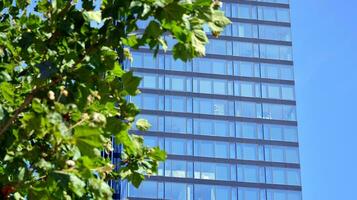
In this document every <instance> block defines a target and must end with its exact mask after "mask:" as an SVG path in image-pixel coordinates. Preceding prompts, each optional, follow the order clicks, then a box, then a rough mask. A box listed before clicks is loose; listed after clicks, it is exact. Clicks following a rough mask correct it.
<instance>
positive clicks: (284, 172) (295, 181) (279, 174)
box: [266, 167, 301, 186]
mask: <svg viewBox="0 0 357 200" xmlns="http://www.w3.org/2000/svg"><path fill="white" fill-rule="evenodd" d="M266 180H267V183H269V184H279V185H298V186H299V185H301V181H300V172H299V169H289V168H277V167H267V168H266Z"/></svg>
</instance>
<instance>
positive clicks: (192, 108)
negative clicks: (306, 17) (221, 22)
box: [111, 0, 302, 200]
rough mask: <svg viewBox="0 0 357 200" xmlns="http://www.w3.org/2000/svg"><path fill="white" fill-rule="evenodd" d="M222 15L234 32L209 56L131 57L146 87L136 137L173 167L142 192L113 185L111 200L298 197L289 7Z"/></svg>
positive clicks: (274, 1)
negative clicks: (143, 128) (145, 127)
mask: <svg viewBox="0 0 357 200" xmlns="http://www.w3.org/2000/svg"><path fill="white" fill-rule="evenodd" d="M222 9H223V10H224V11H225V12H226V15H227V16H228V17H229V18H230V19H231V21H232V24H231V25H229V26H228V27H227V28H226V29H225V31H224V32H223V33H222V35H221V37H219V38H214V37H212V36H209V38H210V43H209V44H208V45H207V47H206V53H207V55H206V56H205V57H204V58H197V59H194V60H193V61H190V62H187V63H184V62H181V61H178V60H174V59H173V57H172V55H171V52H170V50H169V51H167V52H164V51H161V50H160V52H159V54H158V55H157V57H156V58H153V54H152V53H151V52H150V50H148V49H145V48H143V49H140V50H137V51H135V52H133V57H134V61H133V62H132V63H128V65H127V67H128V70H133V71H135V73H136V75H138V76H141V77H142V78H143V80H142V82H141V85H140V89H141V91H142V93H141V94H140V95H138V96H136V97H134V98H132V99H130V101H132V102H134V103H135V104H136V105H138V106H139V108H140V109H141V110H142V112H141V114H140V118H146V119H148V120H149V122H150V123H151V124H152V127H151V129H150V131H148V132H145V133H143V132H140V131H138V130H132V132H133V133H135V134H138V135H143V136H144V139H145V144H146V145H148V146H159V147H160V148H162V149H164V150H165V151H166V152H167V153H168V159H167V161H165V163H163V164H161V165H160V167H159V172H158V174H157V175H155V176H151V177H148V178H147V180H145V181H144V182H143V183H142V185H141V186H140V187H139V188H138V189H136V188H134V187H133V186H131V185H130V184H127V183H126V182H121V181H119V180H117V181H112V183H111V184H112V186H113V188H114V190H115V193H116V194H115V199H179V200H181V199H182V200H185V199H187V200H206V199H208V200H214V199H217V200H218V199H219V200H225V199H226V200H301V199H302V197H301V189H302V187H301V178H300V176H301V175H300V161H299V150H298V148H299V144H298V131H297V117H296V97H295V91H294V85H295V82H294V70H293V56H292V38H291V30H290V11H289V9H290V6H289V2H288V0H249V1H248V0H223V7H222ZM147 23H148V22H147V21H145V22H141V23H140V24H138V25H139V27H142V28H144V27H146V24H147ZM166 39H167V41H168V46H169V49H170V47H172V45H173V44H174V43H175V41H174V40H173V39H172V38H170V37H169V36H166ZM120 150H121V149H120V147H119V146H118V147H115V153H114V154H113V156H112V159H113V162H114V163H116V162H119V160H120V159H119V157H120V156H119V155H120Z"/></svg>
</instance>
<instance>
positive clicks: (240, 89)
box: [234, 81, 260, 97]
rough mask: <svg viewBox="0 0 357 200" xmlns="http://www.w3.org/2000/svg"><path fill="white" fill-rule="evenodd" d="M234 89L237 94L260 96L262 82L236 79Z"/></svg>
mask: <svg viewBox="0 0 357 200" xmlns="http://www.w3.org/2000/svg"><path fill="white" fill-rule="evenodd" d="M234 84H235V85H234V89H235V95H236V96H243V97H260V84H259V83H254V82H243V81H235V82H234Z"/></svg>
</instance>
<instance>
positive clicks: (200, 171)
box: [194, 162, 236, 181]
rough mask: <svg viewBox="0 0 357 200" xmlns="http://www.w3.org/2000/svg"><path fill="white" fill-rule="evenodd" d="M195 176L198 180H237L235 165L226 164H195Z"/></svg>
mask: <svg viewBox="0 0 357 200" xmlns="http://www.w3.org/2000/svg"><path fill="white" fill-rule="evenodd" d="M194 166H195V171H194V176H195V178H196V179H209V180H224V181H235V180H236V168H235V165H231V164H224V163H207V162H195V164H194Z"/></svg>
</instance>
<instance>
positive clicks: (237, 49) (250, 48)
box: [233, 41, 259, 58]
mask: <svg viewBox="0 0 357 200" xmlns="http://www.w3.org/2000/svg"><path fill="white" fill-rule="evenodd" d="M233 55H234V56H242V57H255V58H257V57H259V47H258V44H255V43H249V42H236V41H235V42H233Z"/></svg>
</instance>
